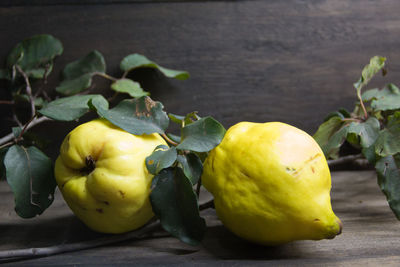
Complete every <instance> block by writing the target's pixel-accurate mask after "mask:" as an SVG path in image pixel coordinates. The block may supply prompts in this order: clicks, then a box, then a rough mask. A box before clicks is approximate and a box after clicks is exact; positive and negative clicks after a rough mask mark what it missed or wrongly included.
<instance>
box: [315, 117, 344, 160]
mask: <svg viewBox="0 0 400 267" xmlns="http://www.w3.org/2000/svg"><path fill="white" fill-rule="evenodd" d="M348 128H349V125H348V124H347V125H343V126H342V127H341V128H339V130H337V131H336V132H334V133H333V134H332V136H331V137H330V138H329V140H328V142H327V143H326V144H324V145H322V146H321V149H322V151H323V152H324V154H325V156H326V157H327V158H332V159H337V158H338V157H339V149H340V147H341V146H342V145H343V143H344V141H345V140H346V137H347V133H348Z"/></svg>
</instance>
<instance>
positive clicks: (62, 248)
mask: <svg viewBox="0 0 400 267" xmlns="http://www.w3.org/2000/svg"><path fill="white" fill-rule="evenodd" d="M159 227H160V222H159V221H156V222H153V223H150V224H147V225H146V226H144V227H142V228H140V229H138V230H136V231H132V232H129V233H126V234H119V235H112V236H106V237H101V238H98V239H94V240H88V241H82V242H77V243H69V244H60V245H56V246H50V247H42V248H27V249H15V250H5V251H0V259H1V260H6V259H8V260H19V259H26V258H35V257H43V256H50V255H56V254H60V253H65V252H72V251H78V250H84V249H90V248H96V247H100V246H105V245H110V244H115V243H120V242H123V241H127V240H130V239H139V238H143V237H145V236H146V234H147V233H149V232H153V231H155V230H156V229H157V228H159Z"/></svg>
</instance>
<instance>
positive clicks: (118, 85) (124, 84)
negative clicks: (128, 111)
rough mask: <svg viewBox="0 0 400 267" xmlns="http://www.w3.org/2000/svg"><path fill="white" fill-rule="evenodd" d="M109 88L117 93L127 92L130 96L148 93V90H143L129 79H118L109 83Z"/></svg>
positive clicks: (137, 96) (140, 95)
mask: <svg viewBox="0 0 400 267" xmlns="http://www.w3.org/2000/svg"><path fill="white" fill-rule="evenodd" d="M111 89H113V90H114V91H116V92H119V93H127V94H129V95H130V96H131V97H136V98H139V97H142V96H146V95H149V93H148V92H145V91H143V89H142V87H140V84H139V83H137V82H134V81H132V80H130V79H119V80H117V81H115V82H113V83H112V84H111Z"/></svg>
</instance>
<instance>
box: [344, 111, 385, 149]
mask: <svg viewBox="0 0 400 267" xmlns="http://www.w3.org/2000/svg"><path fill="white" fill-rule="evenodd" d="M379 130H380V124H379V121H378V120H377V119H376V118H374V117H369V118H368V119H367V120H366V121H365V122H361V123H358V122H352V123H350V125H349V127H348V130H347V132H348V134H350V133H353V134H355V135H357V136H358V137H359V138H360V145H361V146H362V147H364V148H367V147H369V146H371V145H372V144H374V143H375V141H376V139H377V138H378V135H379Z"/></svg>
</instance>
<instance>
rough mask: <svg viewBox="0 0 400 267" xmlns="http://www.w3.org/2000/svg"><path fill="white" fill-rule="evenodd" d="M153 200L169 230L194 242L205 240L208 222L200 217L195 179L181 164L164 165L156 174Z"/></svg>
mask: <svg viewBox="0 0 400 267" xmlns="http://www.w3.org/2000/svg"><path fill="white" fill-rule="evenodd" d="M150 201H151V205H152V208H153V211H154V213H155V214H156V216H157V217H158V218H160V221H161V225H162V227H163V228H164V229H165V230H166V231H167V232H169V233H170V234H171V235H173V236H175V237H177V238H179V239H180V240H181V241H183V242H185V243H188V244H191V245H197V244H198V243H199V242H200V241H201V239H202V238H203V236H204V233H205V230H206V224H205V221H204V219H203V218H201V217H200V214H199V208H198V203H197V196H196V194H195V193H194V192H193V188H192V183H191V182H190V181H189V179H188V178H186V176H185V175H184V173H183V172H182V170H181V169H180V168H178V167H176V168H168V169H163V170H162V171H161V172H160V173H159V174H158V175H157V176H156V183H155V187H154V188H153V190H152V192H151V194H150Z"/></svg>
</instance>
